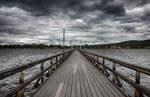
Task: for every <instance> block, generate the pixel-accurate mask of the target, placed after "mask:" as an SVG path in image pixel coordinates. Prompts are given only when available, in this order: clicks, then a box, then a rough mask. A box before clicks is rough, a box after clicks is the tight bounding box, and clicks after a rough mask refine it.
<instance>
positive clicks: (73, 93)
mask: <svg viewBox="0 0 150 97" xmlns="http://www.w3.org/2000/svg"><path fill="white" fill-rule="evenodd" d="M33 97H125V96H124V95H123V94H122V93H121V92H120V91H119V90H118V89H117V88H116V87H115V86H113V84H112V83H111V82H109V80H108V79H107V78H105V77H104V75H103V74H101V73H100V72H99V71H98V70H97V69H96V68H95V67H94V66H92V65H91V63H89V62H88V61H87V59H85V58H84V57H83V55H81V54H80V53H79V52H78V51H75V52H73V54H72V55H71V56H70V57H69V58H68V59H67V60H66V61H65V62H64V64H63V65H62V67H61V68H59V70H57V72H56V73H55V74H53V77H52V78H50V79H49V80H48V81H47V82H46V83H45V84H44V85H43V86H42V87H41V88H40V89H39V90H38V92H36V93H35V95H34V96H33Z"/></svg>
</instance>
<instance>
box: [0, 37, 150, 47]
mask: <svg viewBox="0 0 150 97" xmlns="http://www.w3.org/2000/svg"><path fill="white" fill-rule="evenodd" d="M3 48H41V49H44V48H56V49H57V48H58V49H63V48H65V49H67V48H87V49H150V39H149V40H142V41H138V40H131V41H123V42H119V43H111V44H96V45H88V44H85V45H82V46H80V45H73V46H64V47H63V46H62V45H53V44H51V45H46V44H9V45H8V44H7V45H0V49H3Z"/></svg>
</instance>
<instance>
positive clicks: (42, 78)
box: [34, 63, 44, 88]
mask: <svg viewBox="0 0 150 97" xmlns="http://www.w3.org/2000/svg"><path fill="white" fill-rule="evenodd" d="M40 69H41V71H42V70H43V69H44V63H41V64H40ZM43 76H44V74H41V75H40V77H39V78H38V79H37V81H36V83H35V84H34V87H35V88H37V87H38V86H39V81H40V80H41V83H43V82H44V77H43Z"/></svg>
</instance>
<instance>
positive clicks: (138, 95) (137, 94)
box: [135, 71, 144, 97]
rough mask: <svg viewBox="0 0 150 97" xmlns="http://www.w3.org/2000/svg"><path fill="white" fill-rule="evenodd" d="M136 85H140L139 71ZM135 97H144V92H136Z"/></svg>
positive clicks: (137, 90)
mask: <svg viewBox="0 0 150 97" xmlns="http://www.w3.org/2000/svg"><path fill="white" fill-rule="evenodd" d="M135 83H136V84H140V72H139V71H136V76H135ZM135 97H144V96H143V93H142V91H141V90H139V89H136V90H135Z"/></svg>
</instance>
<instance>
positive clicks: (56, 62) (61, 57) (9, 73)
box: [0, 50, 72, 97]
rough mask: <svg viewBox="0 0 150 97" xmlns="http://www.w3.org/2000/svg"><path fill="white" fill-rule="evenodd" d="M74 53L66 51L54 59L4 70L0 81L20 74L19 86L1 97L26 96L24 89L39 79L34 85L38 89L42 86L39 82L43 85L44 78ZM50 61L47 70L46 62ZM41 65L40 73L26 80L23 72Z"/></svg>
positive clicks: (0, 96) (0, 73)
mask: <svg viewBox="0 0 150 97" xmlns="http://www.w3.org/2000/svg"><path fill="white" fill-rule="evenodd" d="M71 53H72V50H70V51H66V52H64V53H61V54H58V55H55V56H52V57H48V58H44V59H41V60H38V61H34V62H32V63H28V64H24V65H19V66H16V67H12V68H9V69H6V70H2V71H0V80H3V79H5V78H7V77H9V76H12V75H14V74H16V73H19V85H18V86H17V87H15V88H13V89H11V90H9V91H7V92H6V93H4V94H2V95H0V97H12V96H16V97H22V96H23V95H24V87H25V86H27V85H28V84H30V83H31V82H32V81H34V80H35V79H37V81H36V83H35V84H34V87H35V88H36V87H38V86H39V85H40V83H39V82H41V83H43V82H44V76H45V77H48V76H49V75H50V74H51V73H52V72H53V71H55V70H56V69H57V67H59V66H60V65H61V64H62V62H63V61H64V60H65V59H66V58H68V57H69V55H70V54H71ZM47 61H49V66H48V67H47V68H44V62H47ZM39 64H40V70H41V71H40V72H39V73H37V74H35V75H33V76H32V77H30V78H29V79H27V80H24V73H23V71H24V70H26V69H28V68H31V67H33V66H36V65H39ZM46 71H47V73H46V74H45V72H46Z"/></svg>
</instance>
